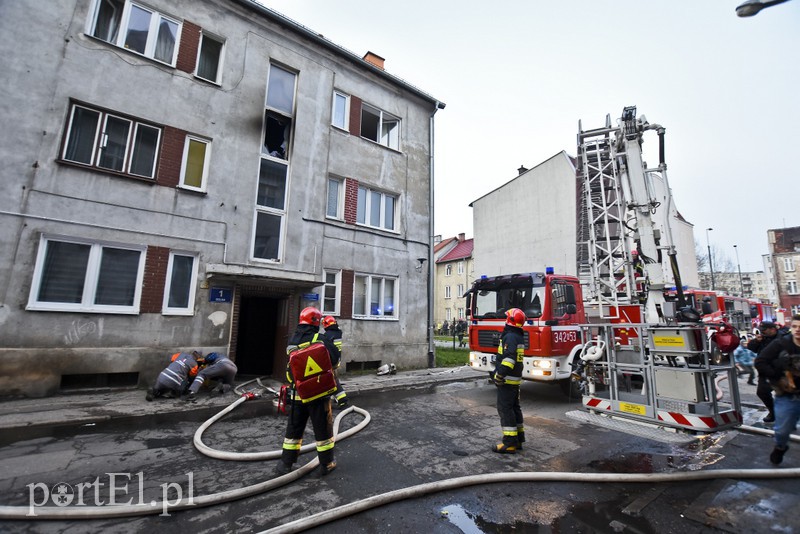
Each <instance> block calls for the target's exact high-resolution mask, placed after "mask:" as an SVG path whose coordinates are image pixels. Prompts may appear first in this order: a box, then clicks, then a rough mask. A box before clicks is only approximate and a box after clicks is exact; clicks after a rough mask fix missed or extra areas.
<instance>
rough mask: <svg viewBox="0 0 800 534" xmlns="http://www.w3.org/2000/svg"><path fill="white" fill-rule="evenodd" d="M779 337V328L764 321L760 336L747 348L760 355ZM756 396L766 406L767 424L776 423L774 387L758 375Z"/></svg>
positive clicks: (752, 340)
mask: <svg viewBox="0 0 800 534" xmlns="http://www.w3.org/2000/svg"><path fill="white" fill-rule="evenodd" d="M777 337H778V327H777V326H776V325H775V323H772V322H770V321H763V322H762V323H761V326H760V327H759V334H757V335H756V337H754V338H753V339H751V340H750V343H748V344H747V348H748V349H750V350H752V351H753V352H755V353H756V355H758V354H759V353H760V352H761V351H762V350H763V349H765V348H766V347H767V345H769V344H770V343H772V342H773V341H774V340H775V338H777ZM756 395H757V396H758V398H759V399H761V402H763V403H764V406H766V408H767V416H766V417H764V422H765V423H773V422H775V402H774V400H773V398H772V386H770V385H769V382H768V381H767V379H766V377H764V376H762V374H761V373H760V372H759V373H758V385H757V386H756Z"/></svg>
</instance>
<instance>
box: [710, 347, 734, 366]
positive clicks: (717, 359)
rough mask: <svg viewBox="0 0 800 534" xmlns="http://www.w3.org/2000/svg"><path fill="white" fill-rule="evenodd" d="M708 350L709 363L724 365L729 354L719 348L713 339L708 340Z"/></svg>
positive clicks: (728, 358)
mask: <svg viewBox="0 0 800 534" xmlns="http://www.w3.org/2000/svg"><path fill="white" fill-rule="evenodd" d="M708 352H709V354H710V358H709V359H710V360H711V362H710V363H711V365H725V364H726V363H728V361H729V360H730V355H728V354H725V353H724V352H722V351H721V350H719V347H718V346H717V344H716V343H715V342H713V341H709V342H708Z"/></svg>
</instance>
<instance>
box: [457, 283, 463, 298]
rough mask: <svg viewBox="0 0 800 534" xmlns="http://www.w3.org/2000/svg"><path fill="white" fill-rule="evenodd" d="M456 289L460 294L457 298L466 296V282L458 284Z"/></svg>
mask: <svg viewBox="0 0 800 534" xmlns="http://www.w3.org/2000/svg"><path fill="white" fill-rule="evenodd" d="M456 291H458V295H456V298H461V297H463V296H464V284H458V286H456Z"/></svg>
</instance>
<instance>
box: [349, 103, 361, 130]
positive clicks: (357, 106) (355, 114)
mask: <svg viewBox="0 0 800 534" xmlns="http://www.w3.org/2000/svg"><path fill="white" fill-rule="evenodd" d="M350 133H351V134H352V135H357V136H359V137H360V136H361V99H360V98H358V97H357V96H353V95H350Z"/></svg>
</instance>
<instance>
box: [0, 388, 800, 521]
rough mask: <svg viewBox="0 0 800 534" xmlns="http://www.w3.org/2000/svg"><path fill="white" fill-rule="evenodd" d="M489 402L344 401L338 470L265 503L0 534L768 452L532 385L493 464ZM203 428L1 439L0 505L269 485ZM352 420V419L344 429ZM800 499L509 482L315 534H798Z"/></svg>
mask: <svg viewBox="0 0 800 534" xmlns="http://www.w3.org/2000/svg"><path fill="white" fill-rule="evenodd" d="M494 401H495V389H494V387H493V386H490V385H488V384H486V383H485V381H483V380H469V381H464V382H456V383H450V384H441V385H436V386H429V387H427V388H424V389H411V390H400V391H391V392H382V393H381V392H369V393H365V394H361V395H354V396H353V404H355V405H356V406H358V407H360V408H363V409H365V410H367V411H368V412H369V414H370V416H371V422H370V423H369V425H368V426H367V427H366V428H365V429H364V430H362V431H361V432H360V433H358V434H356V435H354V436H352V437H350V438H348V439H346V440H342V441H340V442H339V443H337V445H336V457H337V461H338V464H339V467H338V469H337V470H336V471H334V472H333V473H332V474H330V475H329V476H327V477H324V478H320V477H319V476H317V474H316V473H312V474H310V475H307V476H305V477H303V478H301V479H300V480H298V481H296V482H294V483H291V484H290V485H287V486H284V487H281V488H278V489H275V490H272V491H270V492H268V493H264V494H260V495H257V496H253V497H249V498H246V499H242V500H238V501H234V502H229V503H225V504H220V505H216V506H212V507H207V508H199V509H193V510H186V511H173V512H171V513H169V515H151V516H142V517H133V518H116V519H92V520H81V521H62V520H57V521H54V520H36V519H33V518H31V519H28V520H24V521H13V520H12V521H9V520H3V521H0V531H2V532H37V533H38V532H81V533H84V532H104V533H105V532H126V533H127V532H176V533H181V532H192V533H217V532H219V533H222V532H260V531H264V530H267V529H270V528H273V527H277V526H279V525H283V524H286V523H288V522H291V521H295V520H298V519H301V518H306V517H308V516H310V515H312V514H315V513H318V512H322V511H324V510H330V509H333V508H335V507H337V506H341V505H343V504H347V503H351V502H354V501H358V500H360V499H365V498H367V497H370V496H373V495H378V494H382V493H385V492H388V491H392V490H397V489H399V488H407V487H412V486H415V485H418V484H423V483H428V482H434V481H440V480H445V479H451V478H454V477H465V476H471V475H478V474H485V473H513V472H535V471H547V472H567V473H612V474H613V473H644V474H648V473H660V472H682V471H698V470H707V469H753V468H765V467H769V464H766V463H765V462H766V455H767V454H768V451H769V450H770V449H771V442H770V440H769V439H768V438H765V437H762V436H756V435H749V434H743V433H739V432H737V431H727V432H721V433H717V434H713V435H712V436H708V437H705V438H702V439H692V438H687V439H685V440H676V441H670V440H664V439H653V438H652V437H643V436H639V435H635V434H629V433H625V432H620V431H618V430H613V429H608V428H603V427H598V426H595V425H593V424H587V423H586V422H583V421H581V420H579V419H575V418H574V417H571V416H570V414H572V413H573V412H575V411H576V410H577V409H578V406H577V405H576V404H575V403H574V402H573V403H571V404H570V403H569V402H567V401H566V399H565V397H563V395H562V394H561V392H560V390H559V388H557V387H552V386H548V385H544V384H533V383H525V384H523V387H522V408H523V412H524V414H525V421H526V427H527V439H528V441H527V442H526V444H525V449H524V451H522V452H521V453H520V454H517V455H515V456H503V455H497V454H495V453H492V452H490V447H491V446H492V445H493V444H494V443H496V442H497V440H498V438H499V436H500V429H499V420H498V417H497V413H496V410H495V407H494ZM201 415H202V417H201ZM206 416H207V414H200V413H185V414H173V415H170V416H162V417H150V418H139V419H137V420H136V421H135V426H134V421H132V420H118V421H113V422H109V423H107V424H96V425H92V426H82V427H78V428H61V429H59V430H58V431H57V432H51V433H49V434H48V433H46V432H44V433H42V432H37V433H35V434H33V433H32V434H31V435H24V434H22V433H18V434H17V435H15V436H14V437H13V438H9V437H7V436H4V437H3V438H2V440H3V442H2V443H0V445H1V446H2V447H0V452H2V454H3V455H4V458H3V460H4V462H3V466H4V469H3V472H2V473H0V502H2V504H4V505H16V506H29V505H30V504H31V499H33V502H34V503H37V502H43V500H44V499H45V492H48V493H49V494H50V495H51V496H57V491H58V490H57V488H58V487H59V486H58V483H60V482H63V483H66V484H68V485H69V488H70V490H71V494H72V496H73V501H72V502H71V503H70V504H69V506H71V507H73V508H75V507H77V506H76V504H77V499H78V497H79V495H78V493H77V491H78V490H77V488H79V487H82V488H83V489H82V492H83V493H82V498H83V501H84V502H85V504H87V505H90V504H95V502H94V501H96V500H97V501H102V502H103V504H104V505H105V506H107V505H108V504H109V500H110V499H111V498H112V492H111V491H110V487H111V485H112V483H113V485H114V486H115V490H114V491H113V498H114V499H115V502H117V503H124V502H127V501H132V502H134V503H136V502H139V501H141V502H144V503H147V502H150V501H157V502H160V501H161V500H162V494H163V492H164V491H165V488H166V490H167V492H168V493H167V496H168V498H171V499H174V498H175V495H176V492H177V487H180V488H181V491H182V492H183V494H184V495H186V494H187V493H188V491H189V489H190V488H191V490H192V494H193V495H194V496H202V495H208V494H212V493H217V492H222V491H225V490H229V489H232V488H237V487H242V486H247V485H252V484H257V483H260V482H263V481H265V480H268V479H270V478H273V474H272V470H273V468H274V464H275V462H274V461H256V462H229V461H223V460H217V459H212V458H208V457H205V456H203V455H201V454H200V453H199V452H197V451H196V450H195V448H194V447H193V446H192V436H193V434H194V432H195V430H196V429H197V427H198V426H199V424H200V423H201V422H202V421H203V420H204V419H205V417H206ZM750 417H751V418H756V417H758V414H757V413H753V414H751V416H750ZM360 420H361V416H358V415H349V416H347V417H346V418H345V419H344V421H343V425H342V429H341V430H346V429H347V428H350V427H352V426H353V425H355V424H356V423H358V422H359V421H360ZM284 424H285V418H284V416H281V415H279V414H277V413H276V412H275V410H274V408H273V406H272V403H271V402H268V401H266V400H264V401H256V402H252V403H245V404H243V405H242V408H241V409H239V410H236V411H234V412H233V413H232V414H231V415H229V416H228V417H226V418H225V419H223V420H222V421H220V422H219V423H217V424H215V425H214V426H212V427H211V429H209V430H208V431H207V432H206V434H205V435H204V441H205V443H206V444H208V445H210V446H213V447H214V448H217V449H223V450H232V451H264V450H276V449H278V448H279V447H280V444H281V441H282V433H283V428H284ZM310 441H313V438H312V436H311V435H310V433H307V435H306V442H310ZM303 458H308V459H310V458H311V457H310V456H309V455H304V456H303ZM787 460H788V461H787V463H788V464H789V467H793V466H796V465H797V464H798V463H800V461H798V459H797V458H795V459H794V460H790V458H789V456H787ZM112 478H113V480H112ZM123 486H124V489H123ZM69 493H70V492H67V494H69ZM31 495H33V497H31ZM799 496H800V484H798V481H797V479H788V480H787V479H781V480H768V481H763V480H736V479H724V480H709V481H699V482H698V481H686V482H670V483H647V482H645V483H631V482H614V481H612V482H558V481H550V482H504V483H495V484H485V485H479V486H469V487H464V488H458V489H452V490H448V491H444V492H440V493H434V494H431V495H428V496H425V497H420V498H414V499H408V500H403V501H399V502H396V503H393V504H389V505H386V506H382V507H379V508H375V509H372V510H368V511H365V512H362V513H359V514H357V515H353V516H350V517H347V518H345V519H341V520H338V521H335V522H332V523H329V524H327V525H324V526H320V527H316V528H313V529H311V530H310V532H326V533H348V534H350V533H359V532H363V533H373V532H376V533H383V532H402V531H406V532H434V533H439V532H442V533H457V532H467V533H472V532H486V533H488V532H534V533H538V532H541V533H550V532H582V533H594V532H598V533H599V532H603V533H605V532H629V533H651V532H652V533H659V534H663V533H666V534H669V533H680V534H691V533H711V532H726V531H727V532H767V531H770V529H772V530H774V529H775V526H776V525H777V527H778V531H783V532H791V531H792V530H791V529H793V528H796V527H797V523H796V520H794V522H792V520H790V519H786V517H787V516H788V515H789V514H790V513H791V514H794V515H796V513H795V512H790V510H792V506H794V504H792V503H796V502H797V499H798V497H799ZM726 499H727V500H726ZM753 502H755V504H753ZM748 507H749V508H748ZM759 507H760V508H759ZM35 510H36V508H35V507H34V508H32V509H31V512H32V513H35ZM784 511H785V512H786V516H784V515H783V513H784ZM787 529H788V530H787Z"/></svg>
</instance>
